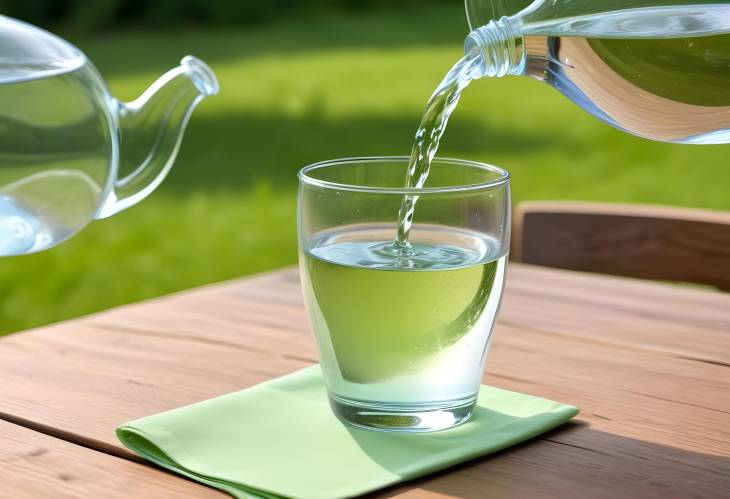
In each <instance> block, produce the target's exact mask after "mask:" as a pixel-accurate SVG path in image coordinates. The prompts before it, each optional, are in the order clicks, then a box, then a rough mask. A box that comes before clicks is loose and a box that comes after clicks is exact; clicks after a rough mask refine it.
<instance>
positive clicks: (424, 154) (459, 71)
mask: <svg viewBox="0 0 730 499" xmlns="http://www.w3.org/2000/svg"><path fill="white" fill-rule="evenodd" d="M479 64H480V61H479V59H478V58H476V57H473V56H465V57H463V58H462V59H460V60H459V62H457V63H456V64H454V66H453V67H452V68H451V70H450V71H449V72H448V73H446V76H445V77H444V79H443V80H442V81H441V83H440V84H439V85H438V86H437V87H436V90H435V91H434V92H433V94H432V95H431V98H430V99H429V100H428V104H427V105H426V111H425V112H424V113H423V117H422V118H421V123H420V124H419V126H418V130H416V138H415V140H414V142H413V147H412V149H411V156H410V161H409V163H408V171H407V173H406V179H405V187H406V188H409V189H410V188H415V189H420V188H422V187H423V185H424V184H425V183H426V179H427V178H428V172H429V171H430V170H431V162H432V161H433V158H434V157H435V156H436V151H438V147H439V143H440V142H441V137H442V136H443V134H444V132H445V131H446V124H447V123H448V122H449V118H450V117H451V113H453V112H454V110H455V109H456V105H457V104H458V103H459V97H461V92H462V91H463V90H464V89H465V88H466V87H467V85H469V82H470V81H471V80H472V79H474V78H477V77H478V76H479ZM417 201H418V196H404V198H403V203H402V204H401V207H400V210H399V212H398V233H397V236H396V244H395V248H396V249H399V250H400V251H402V252H404V253H407V252H408V234H409V232H410V230H411V225H412V224H413V215H414V211H415V208H416V202H417Z"/></svg>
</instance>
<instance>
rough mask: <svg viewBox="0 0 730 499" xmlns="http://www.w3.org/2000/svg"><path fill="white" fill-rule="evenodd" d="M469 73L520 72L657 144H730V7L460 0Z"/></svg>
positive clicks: (682, 2) (644, 1) (689, 0)
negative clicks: (472, 65) (473, 61)
mask: <svg viewBox="0 0 730 499" xmlns="http://www.w3.org/2000/svg"><path fill="white" fill-rule="evenodd" d="M466 12H467V17H468V20H469V26H470V28H471V29H472V31H471V33H470V34H469V35H468V36H467V39H466V44H465V50H466V53H467V57H470V58H477V59H479V60H480V62H479V64H478V70H477V72H476V75H475V77H484V76H489V77H500V76H504V75H525V76H530V77H532V78H535V79H537V80H539V81H543V82H545V83H548V84H549V85H551V86H553V87H554V88H556V89H557V90H559V91H560V92H562V93H563V94H564V95H565V96H567V97H568V98H570V99H571V100H572V101H574V102H575V103H576V104H578V105H579V106H581V107H582V108H583V109H585V110H586V111H588V112H589V113H591V114H592V115H594V116H596V117H598V118H599V119H601V120H603V121H604V122H606V123H608V124H610V125H612V126H614V127H616V128H618V129H620V130H623V131H626V132H629V133H632V134H635V135H639V136H642V137H645V138H649V139H653V140H660V141H666V142H678V143H689V144H718V143H727V142H730V35H728V33H730V3H728V2H726V1H724V2H720V1H713V0H699V1H693V0H658V1H657V0H600V1H597V0H534V1H530V0H466Z"/></svg>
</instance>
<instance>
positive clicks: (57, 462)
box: [0, 421, 227, 499]
mask: <svg viewBox="0 0 730 499" xmlns="http://www.w3.org/2000/svg"><path fill="white" fill-rule="evenodd" d="M0 441H1V442H2V445H0V497H6V498H13V499H23V498H34V499H42V498H48V499H63V498H79V497H104V498H118V497H149V498H152V497H154V498H168V497H170V498H172V497H186V498H187V497H194V498H223V497H227V495H226V494H224V493H222V492H219V491H217V490H214V489H211V488H208V487H204V486H202V485H199V484H197V483H194V482H191V481H188V480H185V479H183V478H180V477H177V476H175V475H172V474H170V473H166V472H164V471H161V470H159V469H156V468H153V467H152V466H147V465H142V464H137V463H133V462H131V461H128V460H126V459H119V458H118V457H114V456H110V455H108V454H104V453H103V452H98V451H96V450H91V449H87V448H84V447H81V446H79V445H75V444H72V443H69V442H66V441H64V440H60V439H58V438H54V437H50V436H48V435H44V434H43V433H38V432H36V431H33V430H29V429H27V428H24V427H22V426H18V425H14V424H12V423H8V422H5V421H0Z"/></svg>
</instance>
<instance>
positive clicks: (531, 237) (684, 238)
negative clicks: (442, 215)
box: [510, 201, 730, 290]
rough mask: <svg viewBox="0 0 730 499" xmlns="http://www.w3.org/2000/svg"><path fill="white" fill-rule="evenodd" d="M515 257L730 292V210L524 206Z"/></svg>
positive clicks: (542, 203) (568, 204)
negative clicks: (711, 287)
mask: <svg viewBox="0 0 730 499" xmlns="http://www.w3.org/2000/svg"><path fill="white" fill-rule="evenodd" d="M510 259H511V260H515V261H520V262H525V263H532V264H535V265H544V266H547V267H557V268H562V269H571V270H582V271H587V272H600V273H604V274H613V275H620V276H628V277H639V278H644V279H657V280H666V281H683V282H691V283H698V284H707V285H711V286H715V287H718V288H720V289H724V290H730V212H721V211H710V210H699V209H688V208H669V207H660V206H650V205H628V204H602V203H579V202H552V201H549V202H548V201H537V202H527V203H522V204H520V205H519V206H518V207H517V210H516V213H515V223H514V228H513V232H512V251H511V254H510Z"/></svg>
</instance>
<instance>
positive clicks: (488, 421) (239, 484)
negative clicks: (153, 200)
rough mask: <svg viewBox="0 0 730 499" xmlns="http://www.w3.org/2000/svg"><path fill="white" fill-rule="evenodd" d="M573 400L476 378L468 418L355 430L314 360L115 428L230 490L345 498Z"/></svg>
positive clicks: (562, 417)
mask: <svg viewBox="0 0 730 499" xmlns="http://www.w3.org/2000/svg"><path fill="white" fill-rule="evenodd" d="M577 413H578V409H577V408H576V407H572V406H569V405H563V404H559V403H557V402H552V401H550V400H545V399H541V398H537V397H531V396H529V395H525V394H522V393H515V392H510V391H507V390H500V389H498V388H492V387H488V386H482V387H481V390H480V392H479V402H478V406H477V408H476V409H475V412H474V415H473V416H472V418H471V420H469V421H468V422H467V423H465V424H463V425H461V426H457V427H455V428H452V429H450V430H446V431H441V432H437V433H421V434H402V433H383V432H375V431H368V430H360V429H357V428H353V427H350V426H348V425H345V424H343V423H341V422H340V421H339V420H338V419H337V418H335V416H334V415H333V414H332V412H331V411H330V408H329V403H328V401H327V394H326V392H325V388H324V383H323V380H322V374H321V371H320V368H319V366H312V367H309V368H306V369H303V370H301V371H298V372H295V373H293V374H289V375H287V376H284V377H282V378H278V379H275V380H272V381H268V382H266V383H262V384H260V385H258V386H254V387H252V388H249V389H247V390H243V391H240V392H236V393H231V394H228V395H223V396H221V397H217V398H214V399H211V400H206V401H204V402H200V403H197V404H193V405H190V406H187V407H182V408H180V409H174V410H172V411H168V412H164V413H161V414H156V415H154V416H149V417H145V418H142V419H138V420H136V421H132V422H131V423H127V424H125V425H123V426H120V427H119V428H117V436H118V437H119V440H121V442H122V443H123V444H124V445H125V446H127V447H128V448H129V449H131V450H133V451H134V452H136V453H137V454H139V455H140V456H142V457H144V458H146V459H149V460H150V461H153V462H154V463H156V464H158V465H160V466H162V467H163V468H167V469H169V470H172V471H174V472H175V473H179V474H181V475H184V476H187V477H189V478H192V479H193V480H196V481H198V482H201V483H205V484H208V485H211V486H213V487H217V488H219V489H221V490H224V491H226V492H228V493H230V494H231V495H233V496H235V497H248V498H251V497H280V496H287V497H300V498H307V497H312V498H329V497H349V496H354V495H358V494H363V493H365V492H369V491H372V490H376V489H379V488H382V487H386V486H388V485H391V484H394V483H397V482H401V481H404V480H408V479H412V478H415V477H418V476H422V475H426V474H428V473H431V472H434V471H437V470H441V469H443V468H447V467H449V466H453V465H455V464H458V463H461V462H463V461H467V460H469V459H473V458H475V457H478V456H483V455H485V454H489V453H490V452H496V451H498V450H500V449H504V448H506V447H509V446H511V445H514V444H517V443H519V442H522V441H524V440H527V439H529V438H532V437H534V436H536V435H539V434H540V433H543V432H545V431H547V430H550V429H552V428H554V427H556V426H558V425H560V424H561V423H564V422H566V421H568V420H569V419H570V418H572V417H573V416H575V415H576V414H577Z"/></svg>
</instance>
